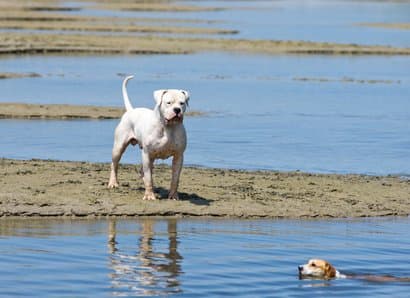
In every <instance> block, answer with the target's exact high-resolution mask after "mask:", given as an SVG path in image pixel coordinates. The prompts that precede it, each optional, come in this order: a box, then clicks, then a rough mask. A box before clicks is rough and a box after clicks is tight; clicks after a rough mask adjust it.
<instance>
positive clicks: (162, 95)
mask: <svg viewBox="0 0 410 298" xmlns="http://www.w3.org/2000/svg"><path fill="white" fill-rule="evenodd" d="M154 99H155V101H156V103H157V107H159V109H160V112H161V114H162V116H163V117H164V119H165V124H171V123H181V122H182V121H183V118H184V113H185V110H186V107H187V105H188V101H189V93H188V91H185V90H177V89H167V90H157V91H155V92H154Z"/></svg>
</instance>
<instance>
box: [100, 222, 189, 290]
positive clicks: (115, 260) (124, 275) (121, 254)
mask: <svg viewBox="0 0 410 298" xmlns="http://www.w3.org/2000/svg"><path fill="white" fill-rule="evenodd" d="M140 223H141V226H140V231H139V239H138V242H137V244H136V246H135V249H134V248H133V249H132V250H131V251H130V250H129V248H128V246H129V245H128V244H127V247H124V248H122V247H123V246H122V245H121V241H120V240H119V239H117V229H116V222H115V221H114V220H113V221H110V222H109V231H108V232H109V233H108V235H109V236H108V247H109V252H110V268H111V269H112V271H113V272H112V273H111V274H110V277H111V284H112V289H113V291H114V292H115V293H114V294H115V295H117V294H118V295H121V293H124V292H125V293H129V292H132V294H133V295H144V296H150V295H167V294H173V293H179V292H180V291H181V290H180V282H179V280H178V276H179V273H180V272H181V265H180V263H181V260H182V257H181V255H180V254H179V253H178V251H177V246H178V240H177V223H176V220H172V219H170V220H168V221H167V225H168V231H167V232H168V248H167V251H165V252H161V249H163V248H162V247H161V248H158V247H156V245H155V244H156V239H158V238H159V237H161V236H158V235H156V231H155V223H154V220H151V219H145V220H142V221H141V222H140Z"/></svg>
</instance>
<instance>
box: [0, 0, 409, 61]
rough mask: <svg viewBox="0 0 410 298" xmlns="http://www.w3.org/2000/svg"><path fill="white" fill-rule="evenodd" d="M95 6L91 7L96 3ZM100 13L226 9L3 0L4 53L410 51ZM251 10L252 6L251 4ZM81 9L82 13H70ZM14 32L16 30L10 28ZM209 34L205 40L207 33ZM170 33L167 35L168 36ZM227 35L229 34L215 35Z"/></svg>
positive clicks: (157, 0) (0, 38) (157, 1)
mask: <svg viewBox="0 0 410 298" xmlns="http://www.w3.org/2000/svg"><path fill="white" fill-rule="evenodd" d="M74 3H75V5H76V6H74V7H72V5H74ZM90 5H91V6H90ZM90 7H91V8H94V9H97V10H98V11H106V10H108V11H114V12H115V11H117V12H118V11H144V12H147V13H148V12H158V11H162V12H164V11H174V12H188V11H191V12H192V11H220V10H225V9H227V8H224V7H207V6H202V5H198V6H196V5H184V4H182V3H180V2H178V1H161V0H154V1H129V0H119V1H95V0H80V1H76V2H68V1H67V2H66V1H53V0H32V1H27V2H22V1H14V2H13V1H1V0H0V30H1V31H2V32H0V44H1V46H0V55H10V54H65V55H67V54H70V55H74V54H76V55H78V54H88V55H98V54H112V55H123V54H131V55H135V54H188V53H195V52H204V51H223V52H241V53H251V54H254V53H256V54H261V53H262V54H268V55H277V54H304V55H307V54H308V55H410V48H398V47H390V46H366V45H357V44H339V43H328V42H311V41H298V40H289V41H288V40H248V39H233V38H229V36H234V35H235V34H237V33H239V31H238V30H236V29H235V28H226V26H229V25H228V24H224V23H218V27H219V26H221V27H223V28H214V27H209V26H208V25H209V24H210V23H212V21H210V20H207V19H206V14H205V17H203V18H202V19H198V20H189V19H184V17H179V18H173V19H167V18H164V19H161V18H158V17H156V18H155V16H156V15H153V18H149V17H141V18H139V17H134V18H131V17H119V16H117V17H101V16H100V17H99V16H96V15H92V14H87V12H86V11H87V8H90ZM248 9H251V8H248ZM73 11H81V12H82V13H81V14H80V15H78V14H73V13H70V12H73ZM10 30H12V32H10ZM204 34H205V35H206V36H207V37H206V38H201V37H200V36H201V35H204ZM164 35H165V36H164ZM220 35H224V36H225V37H226V36H228V38H215V37H214V36H220Z"/></svg>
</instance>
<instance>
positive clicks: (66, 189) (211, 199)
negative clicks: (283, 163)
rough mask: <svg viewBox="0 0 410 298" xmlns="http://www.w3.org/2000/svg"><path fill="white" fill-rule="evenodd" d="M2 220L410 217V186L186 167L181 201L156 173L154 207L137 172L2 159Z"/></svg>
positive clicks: (166, 171) (166, 172) (162, 170)
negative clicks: (111, 182)
mask: <svg viewBox="0 0 410 298" xmlns="http://www.w3.org/2000/svg"><path fill="white" fill-rule="evenodd" d="M0 166H1V168H2V172H1V174H0V184H1V190H0V216H3V217H4V216H54V217H55V216H63V217H64V216H69V217H71V216H75V217H98V216H181V217H183V216H215V217H235V218H295V219H296V218H317V217H319V218H344V217H351V218H355V217H367V216H391V215H402V216H407V215H409V214H410V180H409V179H401V178H400V177H372V176H360V175H318V174H307V173H299V172H291V173H283V172H270V171H266V172H265V171H256V172H251V171H238V170H222V169H203V168H193V167H185V168H184V169H183V172H182V176H181V184H180V188H179V190H180V200H179V201H171V200H167V199H166V197H167V190H168V187H169V183H170V175H171V172H170V168H169V167H168V166H163V165H159V166H156V168H155V170H154V181H155V186H156V189H155V191H156V193H157V195H158V197H159V199H158V200H156V201H143V200H142V197H143V191H144V189H143V184H142V181H141V179H140V178H139V177H138V174H137V170H138V169H139V167H137V166H136V165H121V167H120V170H119V179H120V187H119V188H118V189H113V190H112V189H108V188H107V181H108V176H109V164H107V163H87V162H62V161H44V160H31V161H18V160H9V159H0Z"/></svg>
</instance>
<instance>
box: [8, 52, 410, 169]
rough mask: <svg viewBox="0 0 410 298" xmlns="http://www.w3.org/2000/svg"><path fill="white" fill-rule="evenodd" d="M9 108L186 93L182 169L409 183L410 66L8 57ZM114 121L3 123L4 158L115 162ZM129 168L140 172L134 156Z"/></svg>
mask: <svg viewBox="0 0 410 298" xmlns="http://www.w3.org/2000/svg"><path fill="white" fill-rule="evenodd" d="M0 67H1V69H2V70H3V71H18V72H37V73H39V74H41V75H43V77H42V78H34V79H33V78H31V79H16V80H0V89H1V90H2V94H1V96H0V101H3V102H5V101H14V102H27V103H69V104H91V105H105V106H120V107H121V106H122V104H123V103H122V98H121V78H120V77H119V76H118V75H117V74H118V73H135V75H136V78H135V79H134V80H133V81H131V82H130V83H129V94H130V97H131V100H132V102H133V104H134V106H145V107H153V105H154V101H153V99H152V91H153V90H155V89H160V88H184V89H187V90H189V91H190V92H191V95H192V96H191V102H190V108H191V109H192V110H200V111H205V112H207V113H208V114H207V116H206V117H189V118H186V122H185V123H186V128H187V131H188V136H189V141H188V149H187V152H186V158H185V163H186V164H190V165H201V166H207V167H224V168H241V169H274V170H302V171H309V172H336V173H350V172H353V173H367V174H382V175H385V174H401V175H409V174H410V172H409V168H410V167H409V165H410V155H409V154H408V152H409V150H410V138H409V135H410V101H409V94H410V73H409V72H408V69H409V67H410V59H409V58H408V57H384V56H377V57H368V56H363V57H350V56H342V57H341V56H292V55H282V56H252V55H239V54H218V53H203V54H195V55H182V56H178V55H172V56H162V55H159V56H138V57H135V56H128V57H125V58H124V57H112V56H111V57H110V56H109V57H94V58H93V57H41V56H38V57H19V58H14V57H9V58H8V59H1V60H0ZM117 122H118V121H117V120H107V121H83V120H81V121H30V122H27V121H21V120H1V121H0V136H1V149H0V152H1V156H2V157H10V158H51V159H63V160H89V161H104V162H107V161H110V151H111V146H112V137H113V131H114V128H115V125H116V124H117ZM123 161H124V162H133V163H134V162H139V161H140V157H139V152H137V150H135V149H134V150H129V151H128V152H127V153H126V155H125V157H124V160H123Z"/></svg>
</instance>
